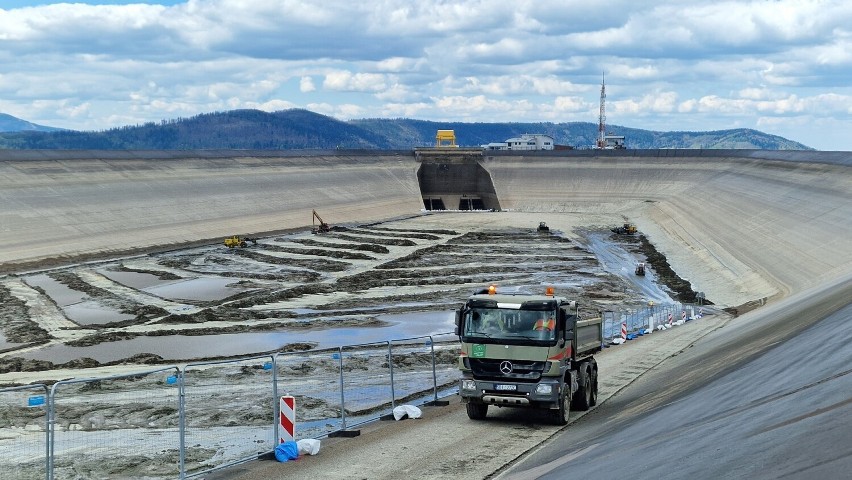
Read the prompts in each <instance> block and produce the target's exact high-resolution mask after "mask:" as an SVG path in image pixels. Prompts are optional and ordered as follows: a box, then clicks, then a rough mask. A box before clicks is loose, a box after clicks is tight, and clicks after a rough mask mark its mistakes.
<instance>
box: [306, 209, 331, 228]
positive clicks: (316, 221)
mask: <svg viewBox="0 0 852 480" xmlns="http://www.w3.org/2000/svg"><path fill="white" fill-rule="evenodd" d="M313 212H314V216H313V218H312V219H311V221H312V222H313V228H312V229H311V233H327V232H330V231H331V227H330V226H328V224H327V223H325V222H324V221H323V219H322V217H320V216H319V214H318V213H317V211H316V210H314V211H313Z"/></svg>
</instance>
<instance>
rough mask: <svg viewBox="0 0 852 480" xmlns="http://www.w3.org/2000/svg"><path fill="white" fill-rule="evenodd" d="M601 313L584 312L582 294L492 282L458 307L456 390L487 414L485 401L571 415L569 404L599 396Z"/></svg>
mask: <svg viewBox="0 0 852 480" xmlns="http://www.w3.org/2000/svg"><path fill="white" fill-rule="evenodd" d="M601 326H602V324H601V319H600V318H592V319H581V318H580V315H579V307H578V306H577V302H575V301H569V300H568V299H566V298H564V297H557V296H555V295H554V294H553V289H552V288H548V289H547V292H546V294H545V295H529V294H501V293H497V291H496V288H495V287H494V286H492V287H489V288H488V289H487V290H483V291H482V292H480V293H477V294H475V295H473V296H471V297H470V298H468V300H467V301H466V302H465V304H464V306H463V307H462V308H461V309H459V310H458V311H457V312H456V334H457V335H458V336H459V339H460V340H461V353H460V355H459V368H460V369H461V371H462V380H461V385H460V386H459V387H460V388H459V393H460V395H461V398H462V401H463V402H464V403H466V404H467V405H466V407H467V415H468V417H470V418H471V419H474V420H482V419H485V417H486V416H487V415H488V407H489V406H491V405H494V406H497V407H525V408H538V409H545V410H548V414H549V416H550V417H551V418H552V420H553V422H554V423H556V424H558V425H565V424H566V423H568V413H569V411H570V409H571V407H573V408H575V409H577V410H587V409H589V407H591V406H593V405H595V404H596V403H597V395H598V366H597V363H596V362H595V358H594V354H595V353H596V352H599V351H600V350H601V346H602V340H603V331H602V328H601Z"/></svg>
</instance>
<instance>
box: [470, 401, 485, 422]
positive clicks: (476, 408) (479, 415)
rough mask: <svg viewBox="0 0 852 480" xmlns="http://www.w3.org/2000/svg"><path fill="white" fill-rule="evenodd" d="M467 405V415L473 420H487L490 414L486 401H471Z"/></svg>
mask: <svg viewBox="0 0 852 480" xmlns="http://www.w3.org/2000/svg"><path fill="white" fill-rule="evenodd" d="M466 405H467V417H468V418H469V419H471V420H485V417H486V416H487V415H488V405H486V404H484V403H473V402H469V403H467V404H466Z"/></svg>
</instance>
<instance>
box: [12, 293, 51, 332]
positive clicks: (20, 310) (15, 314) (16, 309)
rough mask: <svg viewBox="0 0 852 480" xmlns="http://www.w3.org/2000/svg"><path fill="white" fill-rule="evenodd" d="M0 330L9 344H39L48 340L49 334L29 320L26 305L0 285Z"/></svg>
mask: <svg viewBox="0 0 852 480" xmlns="http://www.w3.org/2000/svg"><path fill="white" fill-rule="evenodd" d="M0 329H2V330H3V335H4V336H5V337H6V341H7V342H10V343H39V342H46V341H48V340H50V338H51V337H50V333H48V331H47V330H45V329H44V328H42V327H40V326H39V325H38V324H37V323H36V322H34V321H32V320H31V319H30V312H29V308H27V304H26V303H25V302H24V301H23V300H21V299H19V298H17V297H15V296H14V295H12V292H11V291H10V290H9V289H8V288H6V287H5V286H3V285H0Z"/></svg>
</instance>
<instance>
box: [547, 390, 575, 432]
mask: <svg viewBox="0 0 852 480" xmlns="http://www.w3.org/2000/svg"><path fill="white" fill-rule="evenodd" d="M566 389H567V386H566ZM570 413H571V401H570V400H569V396H568V393H567V392H563V394H562V397H561V399H560V400H559V408H558V409H556V410H551V411H550V415H551V418H552V420H553V423H555V424H556V425H560V426H561V425H568V415H570Z"/></svg>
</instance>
